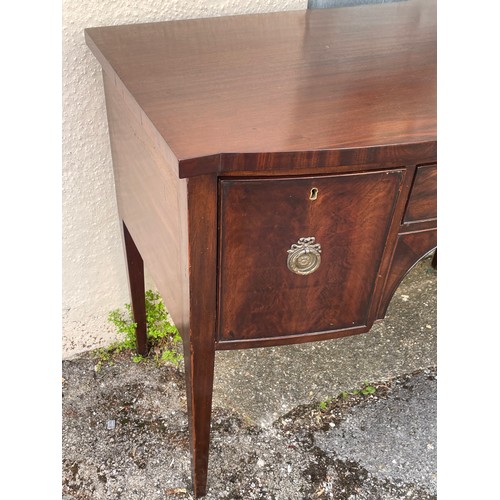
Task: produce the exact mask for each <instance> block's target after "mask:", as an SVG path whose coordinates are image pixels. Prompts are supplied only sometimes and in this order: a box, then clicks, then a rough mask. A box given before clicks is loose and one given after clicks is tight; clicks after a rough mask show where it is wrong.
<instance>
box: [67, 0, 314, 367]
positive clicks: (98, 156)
mask: <svg viewBox="0 0 500 500" xmlns="http://www.w3.org/2000/svg"><path fill="white" fill-rule="evenodd" d="M306 5H307V0H278V1H272V0H199V1H194V0H138V1H137V0H64V1H63V228H62V230H63V355H64V356H65V357H68V356H70V355H72V354H75V353H78V352H82V351H85V350H88V349H92V348H94V347H98V346H101V345H105V344H106V343H109V342H110V341H111V340H112V339H113V334H114V332H113V328H112V325H110V324H109V323H108V321H107V315H108V312H109V311H110V310H112V309H115V308H117V307H121V306H122V305H123V304H124V303H125V302H129V298H128V285H127V282H126V273H125V262H124V257H123V250H122V244H121V235H120V228H119V223H118V217H117V208H116V201H115V194H114V184H113V173H112V166H111V156H110V148H109V140H108V135H107V121H106V111H105V104H104V95H103V90H102V78H101V72H100V66H99V65H98V63H97V61H96V60H95V58H94V57H93V56H92V54H91V53H90V51H89V50H88V48H87V46H86V45H85V41H84V35H83V29H84V28H87V27H92V26H106V25H113V24H130V23H139V22H149V21H167V20H171V19H187V18H196V17H212V16H222V15H232V14H244V13H253V12H272V11H280V10H298V9H305V8H306ZM148 281H149V280H148ZM148 286H149V287H152V286H153V285H152V283H151V282H150V281H149V283H148Z"/></svg>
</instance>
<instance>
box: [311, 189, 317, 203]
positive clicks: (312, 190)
mask: <svg viewBox="0 0 500 500" xmlns="http://www.w3.org/2000/svg"><path fill="white" fill-rule="evenodd" d="M309 199H310V200H312V201H314V200H316V199H318V188H314V187H313V188H312V189H311V194H310V195H309Z"/></svg>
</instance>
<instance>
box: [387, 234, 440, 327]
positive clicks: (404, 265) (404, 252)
mask: <svg viewBox="0 0 500 500" xmlns="http://www.w3.org/2000/svg"><path fill="white" fill-rule="evenodd" d="M436 245H437V230H436V229H433V230H430V231H417V232H414V233H405V234H400V235H399V236H398V242H397V244H396V248H395V250H394V254H393V256H392V262H391V267H390V270H389V273H388V274H387V279H386V282H385V287H384V291H383V294H382V297H381V300H380V304H379V310H378V317H379V318H383V317H384V316H385V314H386V312H387V307H388V306H389V302H390V301H391V298H392V296H393V295H394V292H395V291H396V288H397V287H398V285H399V284H400V283H401V281H402V280H403V278H404V277H405V276H406V275H407V274H408V272H409V271H410V270H411V269H412V268H413V266H414V265H415V264H416V263H417V262H418V261H419V260H420V259H422V258H423V257H425V256H426V255H427V254H429V253H430V252H431V251H432V250H433V249H434V248H436Z"/></svg>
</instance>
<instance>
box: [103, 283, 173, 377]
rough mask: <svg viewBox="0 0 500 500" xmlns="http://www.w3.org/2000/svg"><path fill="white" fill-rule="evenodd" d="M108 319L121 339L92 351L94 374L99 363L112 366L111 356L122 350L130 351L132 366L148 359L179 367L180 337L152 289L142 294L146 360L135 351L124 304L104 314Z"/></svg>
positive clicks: (129, 312) (128, 308) (130, 317)
mask: <svg viewBox="0 0 500 500" xmlns="http://www.w3.org/2000/svg"><path fill="white" fill-rule="evenodd" d="M108 319H109V321H110V322H111V323H113V324H114V325H115V327H116V331H117V333H118V334H119V335H120V336H121V337H122V339H121V340H119V341H117V342H114V343H113V344H111V345H110V346H108V347H104V348H101V349H97V350H96V351H94V354H95V356H96V358H97V359H98V362H97V364H96V367H95V369H96V371H99V370H100V369H101V368H102V365H103V363H108V364H113V357H114V356H115V355H117V354H119V353H121V352H122V351H130V355H131V359H132V361H133V362H134V363H141V362H143V361H146V360H148V359H152V360H154V362H155V363H156V364H157V365H160V364H164V363H170V364H173V365H174V366H176V367H177V368H178V367H179V365H180V363H181V361H182V354H181V353H180V350H179V349H180V343H181V336H180V334H179V331H178V330H177V328H176V327H175V325H173V324H172V323H170V321H169V320H168V312H167V310H166V309H165V305H164V304H163V301H162V300H161V297H160V294H159V293H158V292H154V291H152V290H148V291H146V320H147V333H148V346H149V354H148V356H147V357H144V356H141V355H140V354H137V353H136V352H135V349H136V339H135V329H136V327H137V324H136V323H135V322H134V318H133V315H132V307H131V306H130V304H125V306H124V310H120V309H115V310H114V311H111V312H110V313H109V315H108Z"/></svg>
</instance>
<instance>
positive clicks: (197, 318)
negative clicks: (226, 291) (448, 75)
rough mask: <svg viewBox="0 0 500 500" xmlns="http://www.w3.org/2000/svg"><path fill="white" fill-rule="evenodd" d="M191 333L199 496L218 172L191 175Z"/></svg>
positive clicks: (208, 404)
mask: <svg viewBox="0 0 500 500" xmlns="http://www.w3.org/2000/svg"><path fill="white" fill-rule="evenodd" d="M188 214H189V216H188V231H189V289H190V293H189V306H190V316H189V336H185V337H184V339H183V341H184V364H185V370H186V383H187V396H188V416H189V429H190V440H191V457H192V458H191V470H192V478H193V487H194V494H195V496H204V495H205V492H206V487H207V469H208V449H209V443H210V414H211V411H212V387H213V377H214V360H215V319H216V318H215V314H216V290H217V282H216V270H217V178H216V177H214V176H200V177H195V178H193V179H189V181H188Z"/></svg>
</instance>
